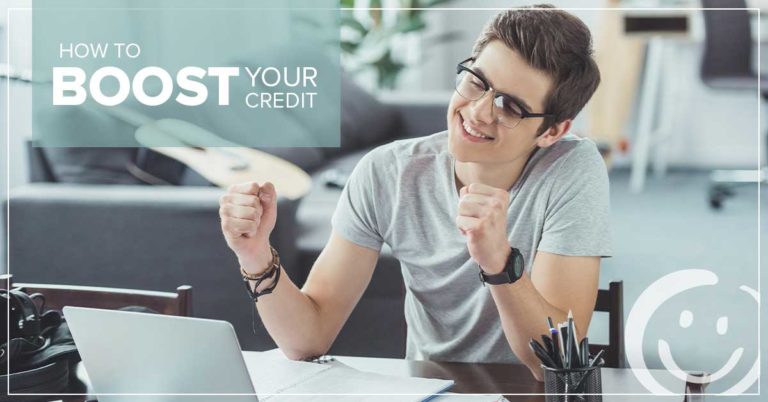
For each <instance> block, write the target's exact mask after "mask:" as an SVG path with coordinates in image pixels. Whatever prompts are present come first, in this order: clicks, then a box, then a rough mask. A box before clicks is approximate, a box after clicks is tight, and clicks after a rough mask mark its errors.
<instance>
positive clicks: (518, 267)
mask: <svg viewBox="0 0 768 402" xmlns="http://www.w3.org/2000/svg"><path fill="white" fill-rule="evenodd" d="M524 265H525V264H523V256H522V254H520V253H515V262H514V264H513V269H514V270H515V278H520V277H521V276H523V269H525V266H524Z"/></svg>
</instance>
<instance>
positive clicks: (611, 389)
mask: <svg viewBox="0 0 768 402" xmlns="http://www.w3.org/2000/svg"><path fill="white" fill-rule="evenodd" d="M246 353H247V352H246ZM336 358H337V359H338V360H339V361H340V362H342V363H344V364H347V365H349V366H351V367H354V368H356V369H358V370H363V371H371V372H375V373H380V374H388V375H398V376H412V377H426V378H440V379H451V380H454V381H455V382H456V383H455V385H454V386H453V388H451V389H450V390H449V391H450V392H456V393H482V394H503V395H505V396H506V397H507V399H509V400H510V401H515V402H517V401H521V402H522V401H525V402H529V401H530V402H534V401H535V402H539V401H544V396H542V395H519V394H541V393H543V392H544V384H542V383H539V382H538V381H536V380H535V379H534V378H533V376H532V375H531V372H530V371H529V370H528V368H527V367H526V366H524V365H522V364H493V363H446V362H440V363H438V362H431V361H416V360H403V359H383V358H370V357H347V356H338V357H336ZM650 371H651V372H652V374H653V376H654V378H656V379H657V380H658V381H659V382H660V383H661V384H663V385H665V386H666V387H667V388H668V389H670V390H671V391H673V392H678V393H684V392H685V386H686V384H685V382H683V381H680V380H678V379H677V378H675V377H673V376H672V375H671V374H669V373H668V372H666V371H664V370H650ZM601 374H602V379H603V392H604V393H606V394H611V393H613V394H619V393H621V394H641V395H637V396H626V395H613V396H612V395H605V396H603V402H613V401H663V402H666V401H678V402H679V401H682V400H683V397H682V396H668V397H666V396H656V395H654V396H650V395H648V394H649V392H648V390H646V389H645V387H643V385H642V384H640V382H638V381H637V379H636V378H635V376H634V374H633V373H632V371H631V370H629V369H611V368H603V369H602V373H601ZM515 394H517V395H515ZM642 394H644V395H642Z"/></svg>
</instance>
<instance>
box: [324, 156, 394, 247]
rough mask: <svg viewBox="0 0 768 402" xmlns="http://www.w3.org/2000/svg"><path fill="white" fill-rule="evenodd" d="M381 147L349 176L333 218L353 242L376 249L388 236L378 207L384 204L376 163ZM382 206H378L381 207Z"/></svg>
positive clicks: (335, 225)
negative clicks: (378, 212)
mask: <svg viewBox="0 0 768 402" xmlns="http://www.w3.org/2000/svg"><path fill="white" fill-rule="evenodd" d="M376 154H377V150H373V151H371V152H369V153H368V154H366V155H365V156H364V157H363V158H362V159H361V160H360V162H358V163H357V166H355V169H354V170H353V171H352V174H351V175H350V176H349V179H348V180H347V184H346V185H345V186H344V189H343V190H342V191H341V197H340V198H339V202H338V204H336V210H335V212H334V213H333V217H332V218H331V225H332V227H333V230H334V231H335V232H336V233H338V234H339V235H340V236H341V237H343V238H345V239H346V240H349V241H351V242H352V243H355V244H358V245H360V246H363V247H367V248H370V249H373V250H376V251H379V250H380V249H381V246H382V244H383V243H384V240H383V238H382V235H381V233H382V231H381V230H380V227H379V219H378V217H377V209H379V210H380V209H381V208H383V206H382V205H377V203H378V204H380V203H381V201H382V200H381V199H377V197H376V192H377V187H378V188H380V187H381V186H380V185H379V181H380V177H379V176H378V174H377V173H379V172H377V169H376V167H375V164H376V163H375V159H376ZM377 207H378V208H377Z"/></svg>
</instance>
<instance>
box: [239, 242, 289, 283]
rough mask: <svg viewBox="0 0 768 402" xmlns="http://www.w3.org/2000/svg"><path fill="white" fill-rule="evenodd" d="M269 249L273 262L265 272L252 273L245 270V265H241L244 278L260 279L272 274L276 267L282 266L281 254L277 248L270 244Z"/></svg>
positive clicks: (241, 273)
mask: <svg viewBox="0 0 768 402" xmlns="http://www.w3.org/2000/svg"><path fill="white" fill-rule="evenodd" d="M269 251H270V253H272V262H271V263H270V264H269V267H267V269H266V270H264V272H262V273H260V274H251V273H248V272H246V271H245V268H243V266H242V265H241V266H240V275H242V276H243V278H245V279H248V280H251V281H258V280H259V279H261V278H263V277H264V276H265V275H267V274H269V275H270V276H271V272H270V271H272V270H273V269H275V268H276V267H279V266H280V255H279V254H277V250H275V248H274V247H272V246H269Z"/></svg>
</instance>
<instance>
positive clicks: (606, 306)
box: [589, 281, 624, 368]
mask: <svg viewBox="0 0 768 402" xmlns="http://www.w3.org/2000/svg"><path fill="white" fill-rule="evenodd" d="M595 311H598V312H604V313H608V344H607V345H600V344H592V343H590V345H589V349H590V353H597V351H599V350H600V349H605V354H604V355H603V358H604V359H605V366H606V367H613V368H623V367H624V283H623V282H622V281H617V282H611V283H610V284H609V285H608V289H600V290H598V291H597V302H596V303H595Z"/></svg>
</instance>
